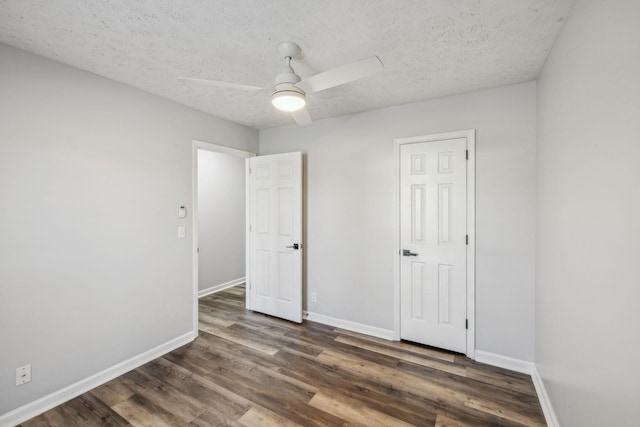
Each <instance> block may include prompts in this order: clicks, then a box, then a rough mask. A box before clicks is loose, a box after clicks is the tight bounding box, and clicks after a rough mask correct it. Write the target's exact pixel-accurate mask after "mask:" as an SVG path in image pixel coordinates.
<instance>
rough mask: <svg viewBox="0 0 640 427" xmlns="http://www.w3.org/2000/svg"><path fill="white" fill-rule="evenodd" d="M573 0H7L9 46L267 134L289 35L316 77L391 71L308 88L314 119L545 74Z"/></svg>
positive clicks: (3, 32) (299, 67) (278, 117)
mask: <svg viewBox="0 0 640 427" xmlns="http://www.w3.org/2000/svg"><path fill="white" fill-rule="evenodd" d="M572 2H573V0H423V1H418V0H328V1H324V0H313V1H312V0H289V1H286V0H238V1H229V0H189V1H187V0H137V1H131V0H0V42H3V43H6V44H9V45H12V46H15V47H18V48H20V49H24V50H27V51H30V52H34V53H36V54H39V55H42V56H45V57H48V58H52V59H55V60H58V61H61V62H63V63H66V64H70V65H73V66H75V67H78V68H81V69H84V70H88V71H91V72H93V73H96V74H99V75H101V76H104V77H108V78H110V79H113V80H116V81H119V82H122V83H126V84H128V85H131V86H134V87H137V88H140V89H143V90H145V91H148V92H151V93H154V94H157V95H160V96H162V97H165V98H168V99H172V100H174V101H177V102H180V103H182V104H186V105H189V106H191V107H194V108H197V109H199V110H203V111H206V112H209V113H211V114H214V115H216V116H219V117H223V118H226V119H229V120H233V121H236V122H239V123H243V124H245V125H248V126H252V127H255V128H258V129H262V128H268V127H274V126H281V125H287V124H292V123H293V120H292V119H291V118H290V117H289V115H288V114H286V113H282V112H279V111H277V110H275V109H274V108H273V107H272V106H271V104H270V93H269V91H260V92H254V93H251V92H243V91H237V90H232V89H220V88H216V87H212V86H202V85H197V84H194V83H187V82H181V81H178V80H177V79H176V77H178V76H185V77H197V78H204V79H213V80H225V81H231V82H236V83H244V84H249V85H254V86H261V87H267V88H268V87H270V86H271V85H272V81H273V78H274V77H275V75H276V74H277V73H278V70H279V69H280V68H281V67H282V58H281V57H280V54H279V52H278V48H277V46H278V43H279V42H282V41H293V42H296V43H298V44H299V45H300V47H301V48H302V57H301V58H300V59H299V60H298V61H294V63H293V66H294V68H295V69H296V71H297V72H298V74H300V75H301V76H302V77H303V78H304V77H308V76H311V75H313V74H315V73H318V72H320V71H324V70H327V69H329V68H333V67H336V66H338V65H341V64H345V63H349V62H352V61H354V60H357V59H361V58H364V57H367V56H370V55H378V56H379V57H380V59H381V60H382V62H383V63H384V65H385V69H384V71H383V72H382V73H380V74H377V75H374V76H371V77H368V78H366V79H363V80H361V81H358V82H354V83H350V84H348V85H343V86H340V87H336V88H333V89H328V90H326V91H323V92H319V93H315V94H310V95H309V96H308V110H309V112H310V114H311V116H312V117H313V118H314V119H316V120H317V119H321V118H326V117H332V116H337V115H341V114H347V113H353V112H358V111H365V110H371V109H375V108H380V107H385V106H391V105H398V104H404V103H408V102H414V101H420V100H425V99H429V98H434V97H441V96H446V95H451V94H455V93H461V92H467V91H471V90H477V89H483V88H490V87H496V86H503V85H507V84H512V83H519V82H524V81H529V80H533V79H535V78H536V77H537V75H538V72H539V71H540V68H541V67H542V65H543V63H544V61H545V58H546V57H547V54H548V52H549V50H550V49H551V47H552V44H553V42H554V40H555V38H556V35H557V33H558V31H559V30H560V28H561V26H562V24H563V21H564V18H565V17H566V16H567V13H568V10H569V8H570V6H571V4H572Z"/></svg>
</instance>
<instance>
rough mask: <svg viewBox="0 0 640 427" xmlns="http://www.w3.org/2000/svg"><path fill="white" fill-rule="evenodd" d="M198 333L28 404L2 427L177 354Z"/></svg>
mask: <svg viewBox="0 0 640 427" xmlns="http://www.w3.org/2000/svg"><path fill="white" fill-rule="evenodd" d="M196 336H197V335H196V333H195V332H194V331H191V332H187V333H186V334H184V335H181V336H179V337H177V338H174V339H172V340H170V341H167V342H165V343H164V344H160V345H159V346H157V347H154V348H152V349H150V350H147V351H145V352H144V353H141V354H138V355H137V356H134V357H132V358H130V359H128V360H125V361H123V362H120V363H118V364H117V365H114V366H112V367H110V368H107V369H105V370H104V371H101V372H98V373H97V374H94V375H91V376H90V377H87V378H85V379H83V380H80V381H78V382H76V383H74V384H71V385H69V386H67V387H64V388H62V389H60V390H58V391H54V392H53V393H51V394H48V395H47V396H44V397H41V398H40V399H37V400H34V401H33V402H30V403H27V404H26V405H23V406H21V407H19V408H16V409H14V410H12V411H10V412H7V413H6V414H2V415H0V426H1V427H11V426H16V425H18V424H20V423H22V422H24V421H26V420H29V419H31V418H33V417H35V416H37V415H40V414H41V413H43V412H45V411H48V410H49V409H51V408H54V407H56V406H58V405H60V404H62V403H64V402H66V401H68V400H71V399H73V398H74V397H77V396H80V395H81V394H83V393H86V392H87V391H89V390H91V389H93V388H96V387H98V386H100V385H102V384H104V383H106V382H108V381H111V380H112V379H114V378H116V377H119V376H120V375H123V374H125V373H127V372H129V371H131V370H132V369H135V368H137V367H138V366H141V365H144V364H145V363H147V362H150V361H151V360H153V359H156V358H158V357H160V356H162V355H164V354H167V353H168V352H170V351H172V350H175V349H176V348H178V347H180V346H183V345H185V344H187V343H189V342H191V341H193V340H194V339H195V338H196Z"/></svg>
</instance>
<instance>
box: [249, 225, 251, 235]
mask: <svg viewBox="0 0 640 427" xmlns="http://www.w3.org/2000/svg"><path fill="white" fill-rule="evenodd" d="M249 233H251V224H249Z"/></svg>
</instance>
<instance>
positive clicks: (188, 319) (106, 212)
mask: <svg viewBox="0 0 640 427" xmlns="http://www.w3.org/2000/svg"><path fill="white" fill-rule="evenodd" d="M0 70H1V71H0V94H1V95H0V120H1V125H0V194H1V195H0V236H1V239H0V337H1V338H0V367H1V369H0V396H1V398H0V415H2V414H4V413H6V412H7V411H10V410H12V409H14V408H17V407H19V406H21V405H24V404H26V403H28V402H31V401H33V400H35V399H37V398H40V397H42V396H45V395H47V394H49V393H52V392H54V391H56V390H59V389H61V388H62V387H65V386H67V385H69V384H71V383H74V382H76V381H79V380H81V379H84V378H86V377H88V376H90V375H92V374H95V373H96V372H99V371H101V370H103V369H107V368H109V367H111V366H113V365H115V364H117V363H119V362H121V361H123V360H125V359H128V358H130V357H132V356H135V355H137V354H140V353H142V352H144V351H147V350H149V349H151V348H153V347H155V346H158V345H160V344H163V343H165V342H167V341H169V340H172V339H174V338H176V337H179V336H181V335H183V334H185V333H188V332H189V331H192V330H193V321H192V311H193V304H194V300H193V286H192V273H191V271H192V254H191V253H192V241H191V238H190V235H191V232H190V228H191V216H188V217H187V218H186V219H185V220H179V219H178V217H177V207H178V206H179V205H181V204H184V205H186V206H191V203H192V200H191V199H192V196H191V180H192V176H191V162H192V146H191V141H192V140H193V139H200V140H206V141H211V142H217V141H223V142H224V143H225V144H228V145H235V146H236V147H237V148H241V149H246V150H250V151H255V150H256V149H257V136H258V135H257V132H256V131H255V130H252V129H249V128H246V127H243V126H240V125H237V124H233V123H230V122H227V121H224V120H221V119H217V118H214V117H212V116H209V115H207V114H204V113H200V112H197V111H195V110H192V109H189V108H186V107H184V106H181V105H178V104H175V103H172V102H170V101H166V100H163V99H161V98H158V97H156V96H153V95H150V94H147V93H144V92H141V91H139V90H136V89H132V88H130V87H127V86H124V85H121V84H118V83H115V82H113V81H110V80H106V79H103V78H100V77H98V76H96V75H93V74H90V73H87V72H83V71H80V70H77V69H74V68H71V67H67V66H65V65H62V64H59V63H56V62H53V61H50V60H47V59H44V58H41V57H37V56H34V55H31V54H28V53H26V52H23V51H19V50H16V49H14V48H11V47H8V46H5V45H0ZM179 224H184V225H186V227H187V236H189V237H187V238H186V239H183V240H179V239H177V227H178V225H179ZM27 363H31V364H32V365H33V380H32V381H31V382H30V383H28V384H26V385H23V386H21V387H16V386H15V368H16V367H18V366H21V365H24V364H27Z"/></svg>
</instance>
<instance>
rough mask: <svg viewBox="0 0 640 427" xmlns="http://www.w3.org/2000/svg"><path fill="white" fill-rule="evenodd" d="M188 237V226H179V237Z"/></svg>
mask: <svg viewBox="0 0 640 427" xmlns="http://www.w3.org/2000/svg"><path fill="white" fill-rule="evenodd" d="M185 237H187V228H186V227H185V226H184V225H180V226H178V239H184V238H185Z"/></svg>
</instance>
